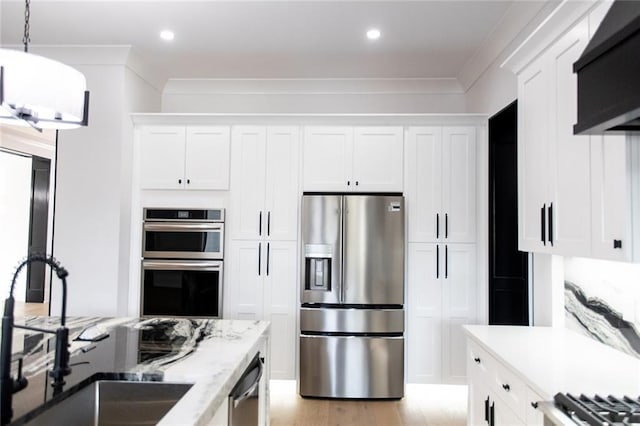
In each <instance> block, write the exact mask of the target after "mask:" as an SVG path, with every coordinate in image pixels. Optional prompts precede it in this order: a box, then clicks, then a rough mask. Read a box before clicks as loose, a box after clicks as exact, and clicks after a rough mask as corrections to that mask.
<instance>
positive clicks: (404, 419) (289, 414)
mask: <svg viewBox="0 0 640 426" xmlns="http://www.w3.org/2000/svg"><path fill="white" fill-rule="evenodd" d="M270 390H271V407H270V417H271V425H272V426H285V425H286V426H289V425H299V426H325V425H327V426H329V425H331V426H339V425H344V426H356V425H362V426H395V425H411V426H413V425H415V426H418V425H420V426H422V425H428V426H464V425H465V424H466V418H467V387H466V386H450V385H407V395H406V396H405V397H404V398H403V399H401V400H399V401H350V400H326V399H310V398H302V397H300V395H298V394H297V392H296V384H295V382H294V381H285V380H272V381H271V382H270Z"/></svg>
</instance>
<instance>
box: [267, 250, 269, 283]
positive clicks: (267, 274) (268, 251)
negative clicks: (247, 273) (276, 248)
mask: <svg viewBox="0 0 640 426" xmlns="http://www.w3.org/2000/svg"><path fill="white" fill-rule="evenodd" d="M267 276H269V243H267Z"/></svg>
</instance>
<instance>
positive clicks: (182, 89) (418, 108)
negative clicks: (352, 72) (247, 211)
mask: <svg viewBox="0 0 640 426" xmlns="http://www.w3.org/2000/svg"><path fill="white" fill-rule="evenodd" d="M465 109H466V108H465V96H464V92H463V90H462V88H461V86H460V84H459V83H458V82H457V81H456V80H455V79H357V78H356V79H322V80H316V79H201V80H178V79H176V80H169V81H168V82H167V84H166V86H165V89H164V92H163V94H162V112H167V113H231V114H243V113H285V114H286V113H297V114H305V113H308V114H341V113H344V114H347V113H379V114H389V113H391V114H393V113H462V112H465Z"/></svg>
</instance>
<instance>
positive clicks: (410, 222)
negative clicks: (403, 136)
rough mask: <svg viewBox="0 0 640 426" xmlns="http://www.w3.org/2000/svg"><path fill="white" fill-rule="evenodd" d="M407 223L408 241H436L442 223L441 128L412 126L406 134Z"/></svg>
mask: <svg viewBox="0 0 640 426" xmlns="http://www.w3.org/2000/svg"><path fill="white" fill-rule="evenodd" d="M406 161H407V185H406V195H407V209H408V217H407V226H408V228H409V229H408V239H409V241H410V242H435V241H438V239H439V237H440V231H441V230H442V226H444V217H440V211H441V210H442V129H441V128H440V127H411V128H410V129H409V131H408V136H407V158H406Z"/></svg>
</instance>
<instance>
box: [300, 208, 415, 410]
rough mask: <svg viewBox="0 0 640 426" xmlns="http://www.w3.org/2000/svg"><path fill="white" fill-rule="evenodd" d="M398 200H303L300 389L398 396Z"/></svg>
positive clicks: (400, 262) (353, 395) (401, 263)
mask: <svg viewBox="0 0 640 426" xmlns="http://www.w3.org/2000/svg"><path fill="white" fill-rule="evenodd" d="M404 216H405V212H404V198H403V197H402V196H399V195H304V196H303V197H302V250H303V256H302V267H301V271H302V279H301V297H300V300H301V307H300V369H299V373H300V374H299V376H300V377H299V378H300V380H299V392H300V395H302V396H313V397H327V398H402V397H403V396H404V309H403V305H404V247H405V244H404V236H405V231H404Z"/></svg>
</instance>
